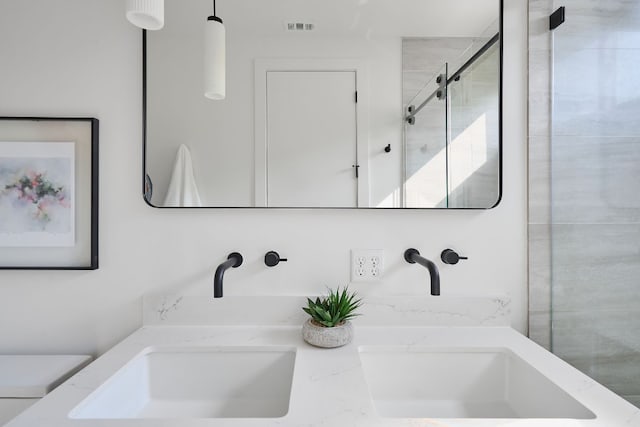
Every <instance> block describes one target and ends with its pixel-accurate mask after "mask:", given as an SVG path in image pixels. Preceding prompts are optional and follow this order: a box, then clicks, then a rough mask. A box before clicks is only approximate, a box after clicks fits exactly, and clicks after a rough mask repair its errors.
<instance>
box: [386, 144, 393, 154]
mask: <svg viewBox="0 0 640 427" xmlns="http://www.w3.org/2000/svg"><path fill="white" fill-rule="evenodd" d="M384 152H385V153H390V152H391V144H387V146H386V147H384Z"/></svg>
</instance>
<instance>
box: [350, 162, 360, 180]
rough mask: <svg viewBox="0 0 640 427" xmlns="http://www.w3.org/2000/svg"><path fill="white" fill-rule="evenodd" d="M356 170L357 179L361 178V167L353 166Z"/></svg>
mask: <svg viewBox="0 0 640 427" xmlns="http://www.w3.org/2000/svg"><path fill="white" fill-rule="evenodd" d="M351 167H352V168H355V170H356V178H360V165H351Z"/></svg>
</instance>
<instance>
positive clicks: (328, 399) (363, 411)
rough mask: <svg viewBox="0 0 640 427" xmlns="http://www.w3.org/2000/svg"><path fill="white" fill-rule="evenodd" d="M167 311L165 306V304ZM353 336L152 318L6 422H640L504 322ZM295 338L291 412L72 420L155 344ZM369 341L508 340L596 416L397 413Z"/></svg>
mask: <svg viewBox="0 0 640 427" xmlns="http://www.w3.org/2000/svg"><path fill="white" fill-rule="evenodd" d="M165 314H166V313H165ZM354 323H355V339H354V341H353V342H352V343H351V344H348V345H346V346H344V347H341V348H338V349H331V350H327V349H319V348H315V347H312V346H310V345H308V344H306V343H305V342H304V341H303V340H302V338H301V333H300V326H294V325H280V326H262V327H256V326H250V325H243V326H223V325H208V326H196V325H170V324H166V325H148V326H144V327H142V328H141V329H139V330H138V331H136V332H135V333H133V334H132V335H131V336H129V337H128V338H126V339H125V340H123V341H122V342H121V343H119V344H118V345H116V346H115V347H114V348H113V349H111V350H110V351H108V352H107V353H106V354H105V355H103V356H102V357H100V358H99V359H98V360H96V361H95V362H93V363H92V364H91V365H89V366H88V367H87V368H85V369H84V370H83V371H81V372H80V373H78V374H76V375H75V376H74V377H72V378H71V379H70V380H69V381H67V382H66V383H65V384H63V385H62V386H60V387H59V388H57V389H56V390H54V391H53V392H52V393H51V394H49V395H47V396H46V397H45V398H44V399H42V400H41V401H39V402H38V403H36V404H35V405H34V406H33V407H31V408H30V409H29V410H27V411H26V412H25V413H23V414H22V415H20V416H19V417H18V418H16V419H15V420H14V421H12V422H11V423H9V424H8V425H7V427H35V426H47V427H110V426H114V427H121V426H131V427H147V426H148V427H151V426H153V427H169V426H172V427H174V426H175V427H177V426H180V427H204V426H211V427H214V426H247V427H251V426H340V427H344V426H367V427H371V426H394V427H398V426H411V427H415V426H429V427H445V426H447V427H458V426H460V427H462V426H478V427H480V426H486V427H488V426H491V427H496V426H509V427H525V426H526V427H531V426H558V427H559V426H562V427H574V426H575V427H577V426H585V427H616V426H640V409H638V408H636V407H634V406H632V405H631V404H629V403H627V402H625V401H624V400H623V399H621V398H620V397H618V396H616V395H615V394H613V393H612V392H610V391H608V390H607V389H605V388H604V387H603V386H601V385H600V384H598V383H597V382H595V381H593V380H591V379H590V378H588V377H587V376H585V375H583V374H582V373H580V372H578V371H577V370H575V369H573V368H571V367H570V366H569V365H567V364H566V363H564V362H563V361H561V360H560V359H558V358H557V357H555V356H553V355H552V354H551V353H549V352H547V351H546V350H544V349H543V348H541V347H539V346H538V345H536V344H534V343H533V342H532V341H530V340H529V339H527V338H526V337H524V336H523V335H521V334H520V333H518V332H517V331H515V330H513V329H511V328H509V327H505V326H455V327H450V326H430V327H421V326H392V327H384V326H376V325H362V324H360V323H359V322H358V320H356V321H355V322H354ZM221 345H225V346H226V345H229V346H265V345H266V346H272V345H277V346H290V347H291V346H293V347H295V348H296V349H297V355H296V363H295V370H294V376H293V383H292V393H291V400H290V405H289V412H288V414H287V415H286V416H284V417H282V418H272V419H173V420H171V419H168V420H158V419H146V420H144V419H135V420H82V419H70V418H69V417H68V414H69V412H71V410H72V409H74V408H75V407H76V406H77V405H78V404H79V403H80V402H81V401H83V399H85V398H86V397H87V396H88V395H89V394H90V393H92V392H93V391H94V390H95V389H96V388H97V387H98V386H99V385H101V384H102V383H104V382H105V381H106V380H107V379H108V378H109V377H110V376H111V375H113V373H115V372H116V371H117V370H118V369H120V368H121V367H123V366H124V365H125V364H126V363H127V362H128V361H130V360H131V359H132V358H134V357H135V356H136V355H138V354H139V353H140V352H141V351H143V350H144V349H146V348H148V347H150V346H155V347H158V346H171V347H176V346H177V347H180V346H184V347H199V346H203V347H204V346H221ZM371 345H392V346H398V345H401V346H407V347H409V348H410V347H411V346H428V347H459V346H471V347H479V348H487V349H489V348H492V349H495V348H505V347H506V348H509V349H510V350H511V351H512V352H514V353H515V354H516V355H518V356H520V357H522V358H523V359H525V360H526V361H527V362H529V363H530V364H531V365H532V366H533V367H534V368H536V369H537V370H539V371H540V372H541V373H542V374H544V375H545V376H547V377H548V378H550V379H552V380H553V381H554V382H555V383H556V384H557V385H559V386H560V387H561V388H563V389H565V390H566V391H567V392H568V393H569V394H571V395H572V396H573V397H574V398H575V399H576V400H578V401H579V402H580V403H582V404H583V405H584V406H585V407H587V408H589V409H590V410H591V411H592V412H593V413H594V414H595V415H596V418H595V419H590V420H567V419H427V418H424V419H390V418H382V417H380V416H379V415H378V414H377V413H376V410H375V408H374V405H373V403H372V400H371V398H370V396H369V390H368V387H367V384H366V381H365V377H364V374H363V370H362V367H361V363H360V359H359V347H360V346H371Z"/></svg>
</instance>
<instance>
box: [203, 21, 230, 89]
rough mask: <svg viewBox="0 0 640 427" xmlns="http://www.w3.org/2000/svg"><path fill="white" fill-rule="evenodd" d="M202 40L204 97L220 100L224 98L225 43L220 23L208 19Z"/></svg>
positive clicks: (222, 27)
mask: <svg viewBox="0 0 640 427" xmlns="http://www.w3.org/2000/svg"><path fill="white" fill-rule="evenodd" d="M204 35H205V40H204V96H206V97H207V98H209V99H215V100H220V99H224V98H225V96H226V62H227V61H226V41H225V36H226V33H225V29H224V25H223V24H222V22H219V21H217V20H214V19H209V20H208V21H207V23H206V27H205V31H204Z"/></svg>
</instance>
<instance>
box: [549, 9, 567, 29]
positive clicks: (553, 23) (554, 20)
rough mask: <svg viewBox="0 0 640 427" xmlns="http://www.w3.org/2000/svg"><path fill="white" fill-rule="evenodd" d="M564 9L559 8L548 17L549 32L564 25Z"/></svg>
mask: <svg viewBox="0 0 640 427" xmlns="http://www.w3.org/2000/svg"><path fill="white" fill-rule="evenodd" d="M564 12H565V7H564V6H561V7H559V8H558V9H557V10H556V11H555V12H553V13H552V14H551V16H549V30H550V31H553V30H555V29H556V28H558V27H559V26H560V25H562V24H563V23H564Z"/></svg>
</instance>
